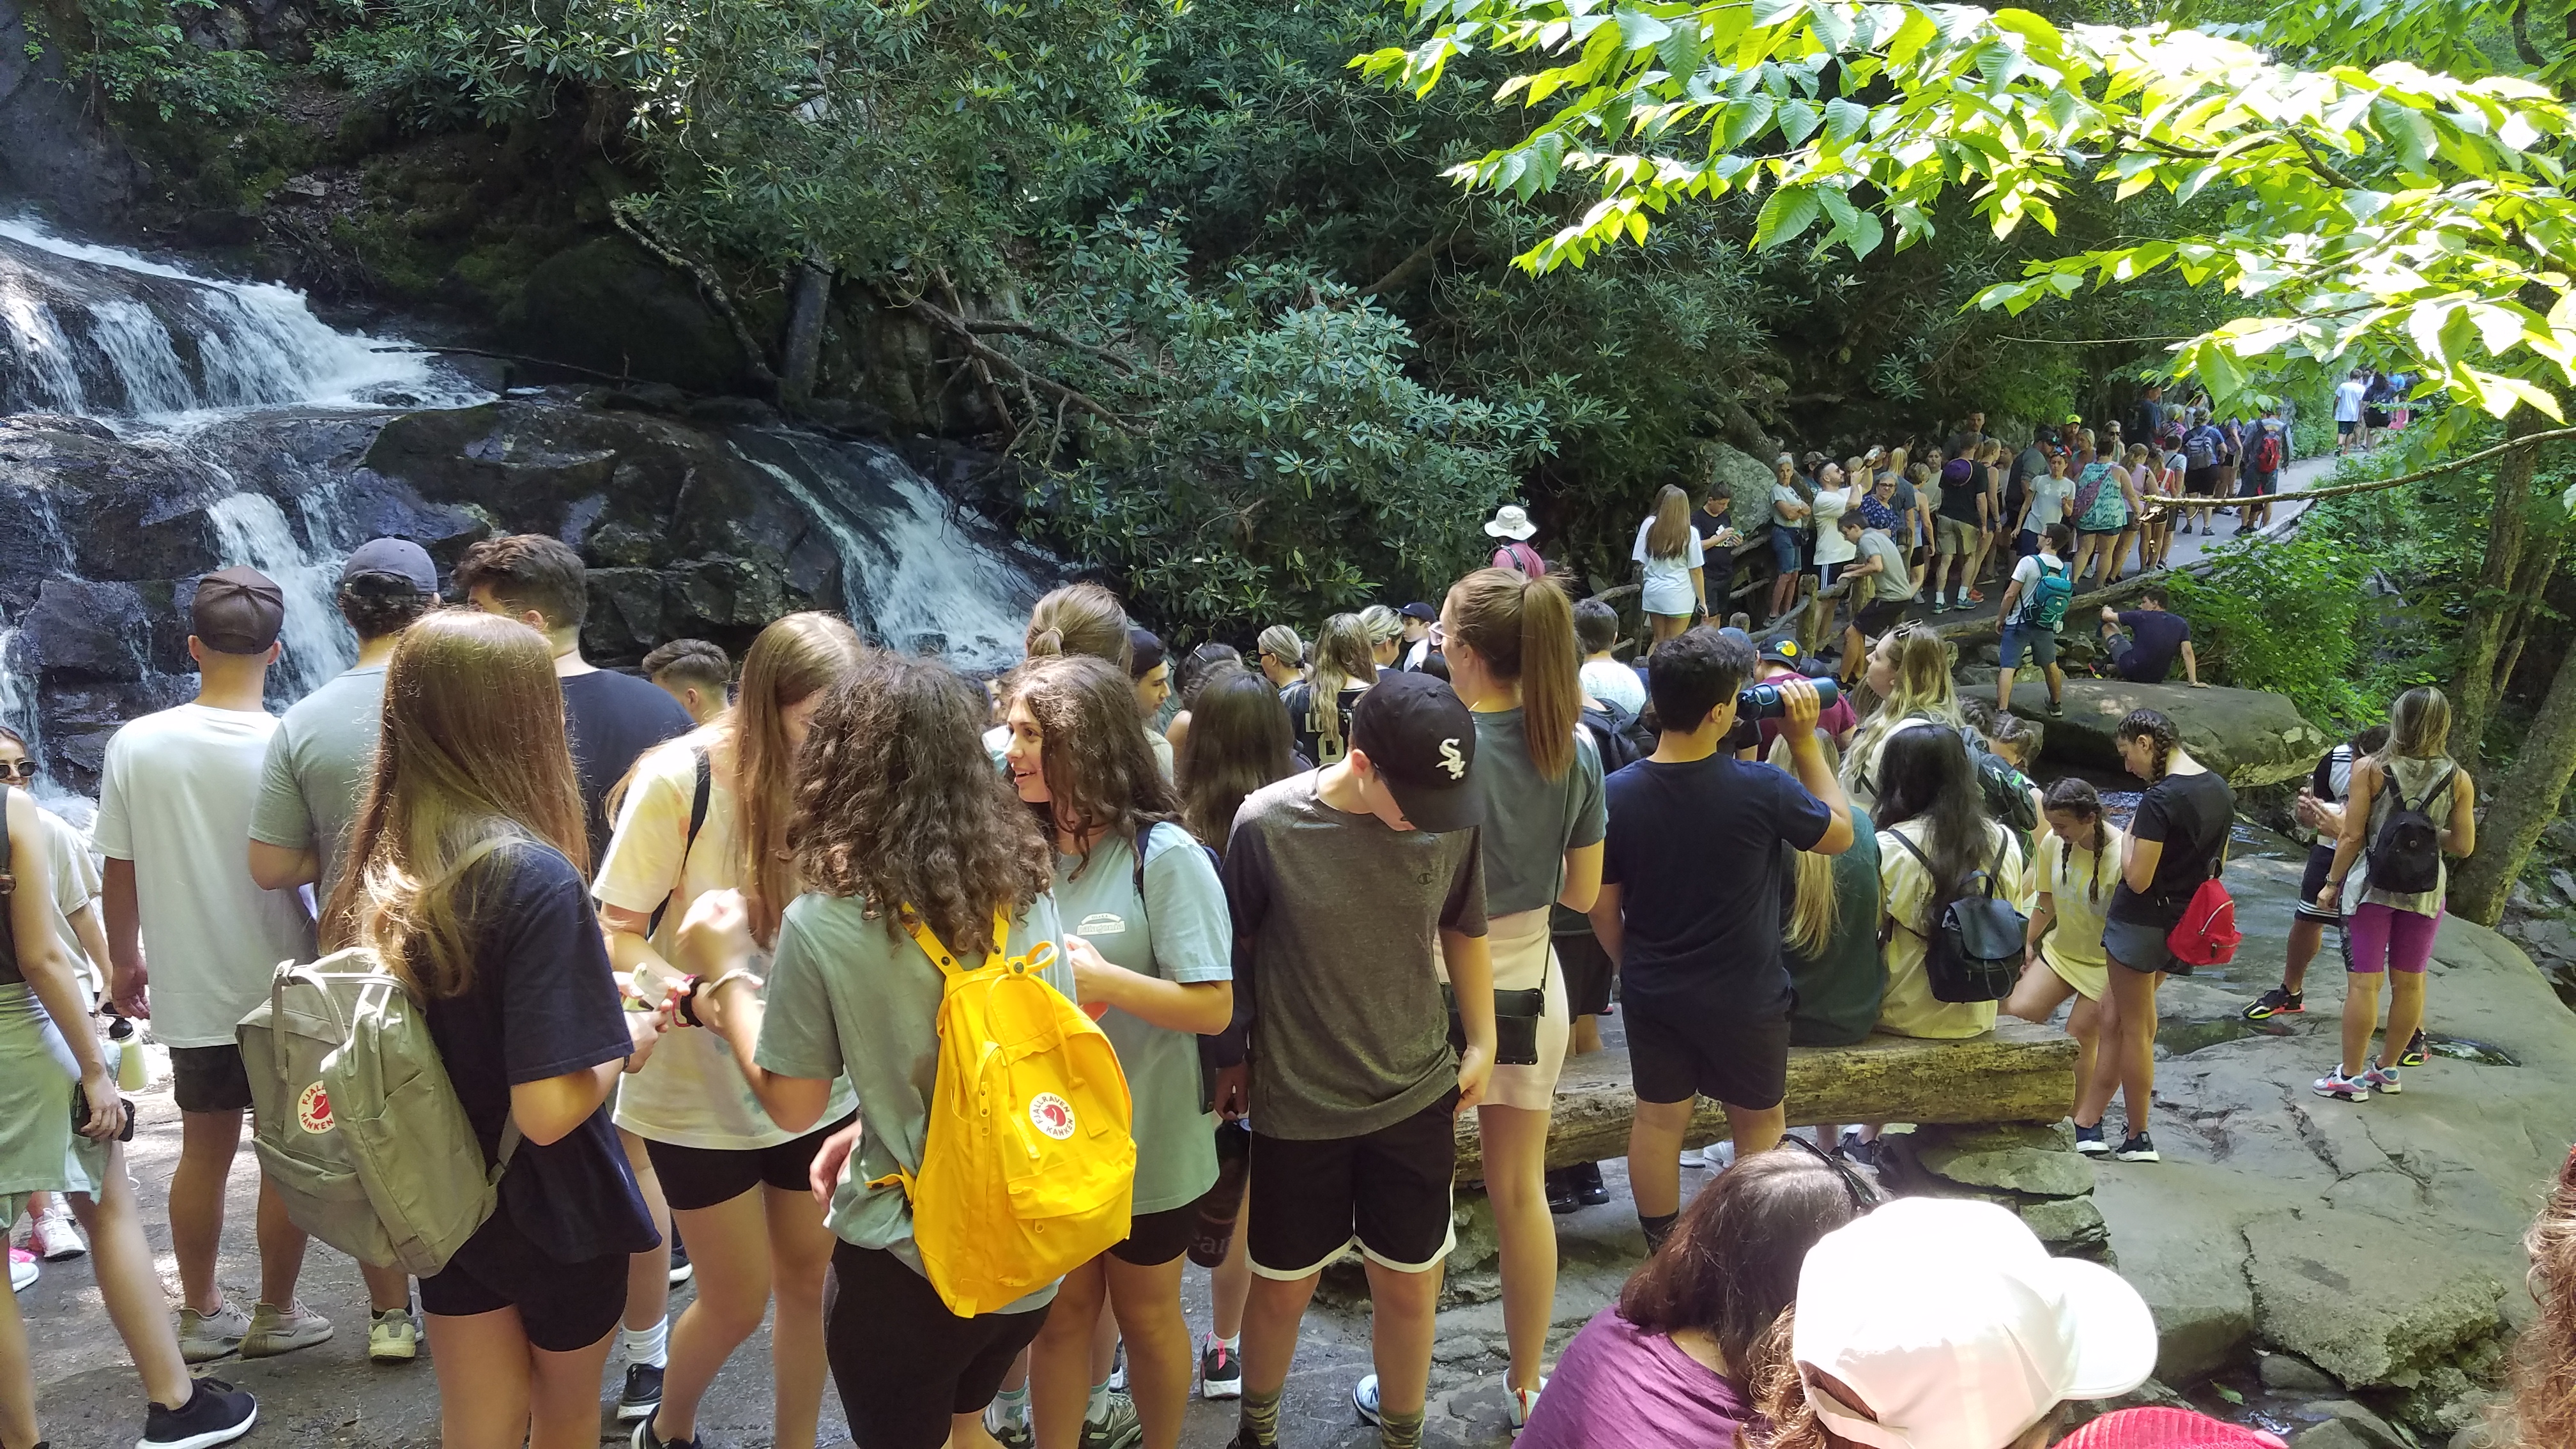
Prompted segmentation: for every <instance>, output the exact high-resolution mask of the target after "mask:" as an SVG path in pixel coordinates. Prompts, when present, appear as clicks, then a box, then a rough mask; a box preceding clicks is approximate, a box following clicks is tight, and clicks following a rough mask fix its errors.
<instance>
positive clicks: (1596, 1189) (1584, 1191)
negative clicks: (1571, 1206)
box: [1568, 1162, 1610, 1207]
mask: <svg viewBox="0 0 2576 1449" xmlns="http://www.w3.org/2000/svg"><path fill="white" fill-rule="evenodd" d="M1568 1172H1569V1173H1570V1174H1571V1175H1572V1177H1573V1179H1574V1200H1575V1201H1576V1202H1579V1203H1581V1204H1583V1205H1584V1206H1585V1207H1600V1206H1601V1205H1602V1204H1604V1203H1607V1202H1608V1201H1610V1186H1609V1184H1607V1183H1605V1182H1603V1181H1602V1180H1601V1164H1600V1163H1597V1162H1586V1163H1581V1164H1578V1165H1577V1166H1575V1167H1572V1168H1569V1169H1568Z"/></svg>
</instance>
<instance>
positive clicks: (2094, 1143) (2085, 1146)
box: [2075, 1122, 2111, 1157]
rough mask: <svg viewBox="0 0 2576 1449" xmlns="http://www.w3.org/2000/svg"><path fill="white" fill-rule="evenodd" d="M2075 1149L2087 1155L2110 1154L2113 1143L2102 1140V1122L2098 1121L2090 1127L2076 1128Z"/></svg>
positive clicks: (2104, 1155) (2100, 1155) (2099, 1155)
mask: <svg viewBox="0 0 2576 1449" xmlns="http://www.w3.org/2000/svg"><path fill="white" fill-rule="evenodd" d="M2075 1150H2076V1151H2078V1152H2081V1153H2083V1154H2084V1155H2085V1156H2087V1157H2107V1156H2109V1155H2110V1153H2111V1144H2110V1143H2108V1142H2105V1141H2103V1140H2102V1124H2101V1123H2099V1122H2096V1123H2094V1124H2093V1125H2092V1126H2090V1127H2084V1126H2078V1127H2077V1128H2076V1129H2075Z"/></svg>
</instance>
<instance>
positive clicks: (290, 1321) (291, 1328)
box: [241, 1303, 331, 1358]
mask: <svg viewBox="0 0 2576 1449" xmlns="http://www.w3.org/2000/svg"><path fill="white" fill-rule="evenodd" d="M330 1339H331V1320H330V1319H327V1318H325V1317H323V1316H322V1315H321V1314H319V1313H316V1312H314V1311H313V1310H312V1309H310V1308H307V1307H305V1306H304V1305H303V1304H301V1303H290V1304H288V1305H286V1307H285V1308H284V1309H282V1310H281V1309H280V1308H278V1307H277V1305H275V1304H273V1303H259V1304H254V1305H252V1307H251V1310H250V1329H249V1331H248V1332H246V1333H244V1334H243V1335H242V1341H241V1356H242V1357H244V1358H274V1357H276V1356H277V1355H279V1354H281V1353H293V1352H295V1351H296V1350H297V1349H299V1348H311V1347H312V1346H313V1345H315V1344H317V1343H327V1342H329V1341H330Z"/></svg>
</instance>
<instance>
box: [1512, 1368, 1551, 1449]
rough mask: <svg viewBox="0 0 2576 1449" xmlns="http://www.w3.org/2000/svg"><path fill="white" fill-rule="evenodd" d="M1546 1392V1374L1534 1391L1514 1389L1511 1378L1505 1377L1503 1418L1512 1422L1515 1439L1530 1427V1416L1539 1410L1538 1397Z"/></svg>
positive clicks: (1541, 1376) (1540, 1378) (1541, 1377)
mask: <svg viewBox="0 0 2576 1449" xmlns="http://www.w3.org/2000/svg"><path fill="white" fill-rule="evenodd" d="M1546 1392H1547V1376H1546V1375H1544V1374H1541V1375H1540V1376H1539V1381H1538V1387H1537V1388H1534V1389H1516V1388H1513V1387H1512V1381H1511V1378H1510V1377H1509V1376H1508V1375H1506V1376H1505V1377H1504V1379H1503V1417H1504V1418H1505V1419H1506V1420H1508V1421H1509V1422H1510V1424H1511V1429H1512V1436H1513V1437H1514V1438H1518V1437H1519V1436H1520V1432H1521V1431H1522V1430H1523V1429H1526V1428H1528V1427H1529V1421H1530V1415H1531V1414H1532V1413H1533V1412H1535V1411H1536V1410H1537V1408H1538V1396H1539V1395H1541V1394H1543V1393H1546Z"/></svg>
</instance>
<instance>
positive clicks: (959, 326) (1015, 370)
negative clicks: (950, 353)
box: [912, 298, 1143, 437]
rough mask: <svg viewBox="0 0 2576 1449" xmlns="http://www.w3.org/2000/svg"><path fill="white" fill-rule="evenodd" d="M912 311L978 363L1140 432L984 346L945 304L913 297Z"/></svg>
mask: <svg viewBox="0 0 2576 1449" xmlns="http://www.w3.org/2000/svg"><path fill="white" fill-rule="evenodd" d="M912 310H914V311H916V312H919V313H920V314H921V315H922V316H924V317H927V318H929V319H930V320H931V321H932V322H933V323H935V324H937V325H938V326H939V327H940V328H942V329H943V330H945V331H946V332H948V333H949V335H951V336H953V337H955V338H956V339H957V340H958V342H960V343H961V344H963V345H964V346H965V348H966V352H967V355H968V356H970V357H972V358H974V359H975V360H976V361H977V362H979V363H985V364H989V365H991V366H994V367H999V368H1003V369H1005V370H1006V371H1008V372H1009V373H1010V374H1011V375H1012V376H1013V377H1016V378H1021V379H1024V380H1025V381H1027V383H1028V384H1029V385H1030V386H1031V387H1034V388H1036V389H1037V390H1038V391H1040V392H1042V393H1045V394H1046V395H1047V396H1049V397H1051V398H1055V399H1057V400H1059V401H1061V402H1066V403H1070V404H1072V405H1073V406H1074V407H1077V408H1080V409H1082V410H1083V411H1084V412H1087V413H1089V414H1091V415H1092V416H1093V417H1096V418H1098V419H1100V420H1101V421H1102V422H1104V423H1107V424H1108V425H1109V426H1111V427H1113V428H1116V429H1117V430H1118V431H1120V432H1122V433H1125V434H1127V435H1129V436H1130V437H1134V436H1138V435H1140V434H1141V433H1142V432H1143V429H1141V428H1138V427H1137V426H1136V425H1135V424H1134V423H1131V422H1129V421H1128V420H1127V419H1125V418H1123V417H1120V416H1119V415H1118V414H1117V413H1115V412H1112V411H1111V410H1110V409H1109V408H1108V407H1106V406H1105V405H1103V404H1102V403H1101V402H1099V401H1098V400H1097V399H1095V398H1093V397H1091V396H1090V395H1089V394H1087V393H1084V392H1081V391H1079V390H1077V389H1074V388H1070V387H1066V386H1065V385H1064V384H1063V383H1060V382H1057V381H1056V380H1055V379H1053V378H1051V377H1048V376H1046V375H1045V374H1043V373H1039V372H1033V371H1031V370H1030V369H1029V368H1028V367H1026V366H1025V365H1023V364H1022V363H1021V362H1020V360H1019V359H1018V358H1015V357H1013V356H1011V355H1010V354H1009V353H1007V352H997V351H995V350H994V349H992V348H990V347H987V346H985V345H984V344H983V343H982V342H981V341H978V340H977V339H976V336H975V329H974V327H973V326H972V325H971V324H969V323H968V322H967V321H966V319H965V318H963V317H960V316H958V315H957V314H955V313H953V312H950V311H948V310H947V309H946V308H944V307H939V306H936V305H934V304H933V303H931V302H930V301H929V300H927V299H926V298H915V299H913V303H912Z"/></svg>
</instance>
